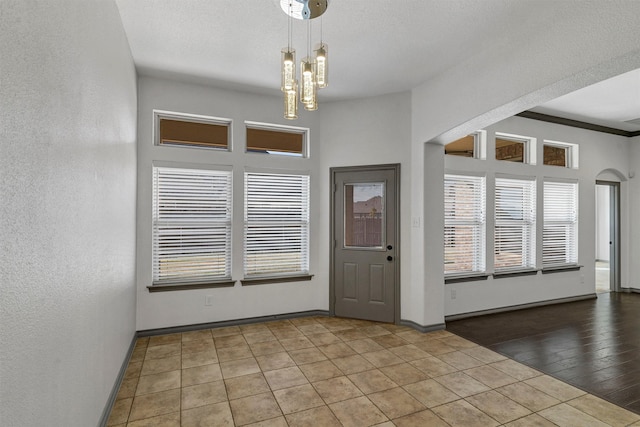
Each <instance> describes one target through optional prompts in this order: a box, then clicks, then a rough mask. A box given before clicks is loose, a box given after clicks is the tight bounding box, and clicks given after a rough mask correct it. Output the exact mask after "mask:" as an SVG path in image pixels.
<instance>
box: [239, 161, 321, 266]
mask: <svg viewBox="0 0 640 427" xmlns="http://www.w3.org/2000/svg"><path fill="white" fill-rule="evenodd" d="M244 185H245V187H244V191H245V196H244V200H245V202H244V205H245V212H244V215H245V224H244V276H245V278H257V277H273V276H287V275H297V274H308V273H309V176H308V175H289V174H271V173H253V172H247V173H245V183H244Z"/></svg>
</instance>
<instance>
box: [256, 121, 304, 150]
mask: <svg viewBox="0 0 640 427" xmlns="http://www.w3.org/2000/svg"><path fill="white" fill-rule="evenodd" d="M245 124H246V126H247V152H248V153H263V154H277V155H284V156H295V157H308V154H307V146H308V134H309V129H306V128H299V127H293V126H280V125H272V124H267V123H256V122H245Z"/></svg>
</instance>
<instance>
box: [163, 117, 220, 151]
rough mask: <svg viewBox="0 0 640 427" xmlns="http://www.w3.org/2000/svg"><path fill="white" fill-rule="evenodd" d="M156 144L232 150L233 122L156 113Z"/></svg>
mask: <svg viewBox="0 0 640 427" xmlns="http://www.w3.org/2000/svg"><path fill="white" fill-rule="evenodd" d="M154 121H155V135H156V137H155V144H156V145H161V146H178V147H191V148H208V149H215V150H225V151H229V150H230V149H231V144H230V141H231V137H230V133H231V120H230V119H222V118H217V117H207V116H198V115H194V114H181V113H171V112H163V111H154Z"/></svg>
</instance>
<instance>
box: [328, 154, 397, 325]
mask: <svg viewBox="0 0 640 427" xmlns="http://www.w3.org/2000/svg"><path fill="white" fill-rule="evenodd" d="M380 170H391V171H393V172H394V177H395V188H394V190H395V194H396V197H395V199H396V200H395V206H394V208H395V210H396V223H395V227H394V228H395V235H396V241H395V243H394V247H395V248H396V249H395V257H394V260H395V264H396V269H395V277H394V292H393V293H394V307H393V318H394V324H396V325H399V324H400V262H401V257H400V163H391V164H382V165H363V166H340V167H332V168H330V169H329V175H330V179H331V182H330V187H329V189H330V191H329V192H330V200H329V206H330V208H329V209H330V228H329V314H330V315H331V316H335V315H336V288H335V286H336V283H335V254H336V245H337V241H336V240H335V227H336V218H335V200H334V199H335V194H336V190H337V184H336V174H338V173H342V172H368V171H380Z"/></svg>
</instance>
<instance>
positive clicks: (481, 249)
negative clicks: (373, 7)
mask: <svg viewBox="0 0 640 427" xmlns="http://www.w3.org/2000/svg"><path fill="white" fill-rule="evenodd" d="M485 182H486V179H485V178H484V177H480V176H468V175H450V174H447V175H445V176H444V272H445V274H455V273H475V272H483V271H484V270H485V246H484V240H485V229H486V226H485V209H484V206H485V199H486V184H485Z"/></svg>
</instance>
